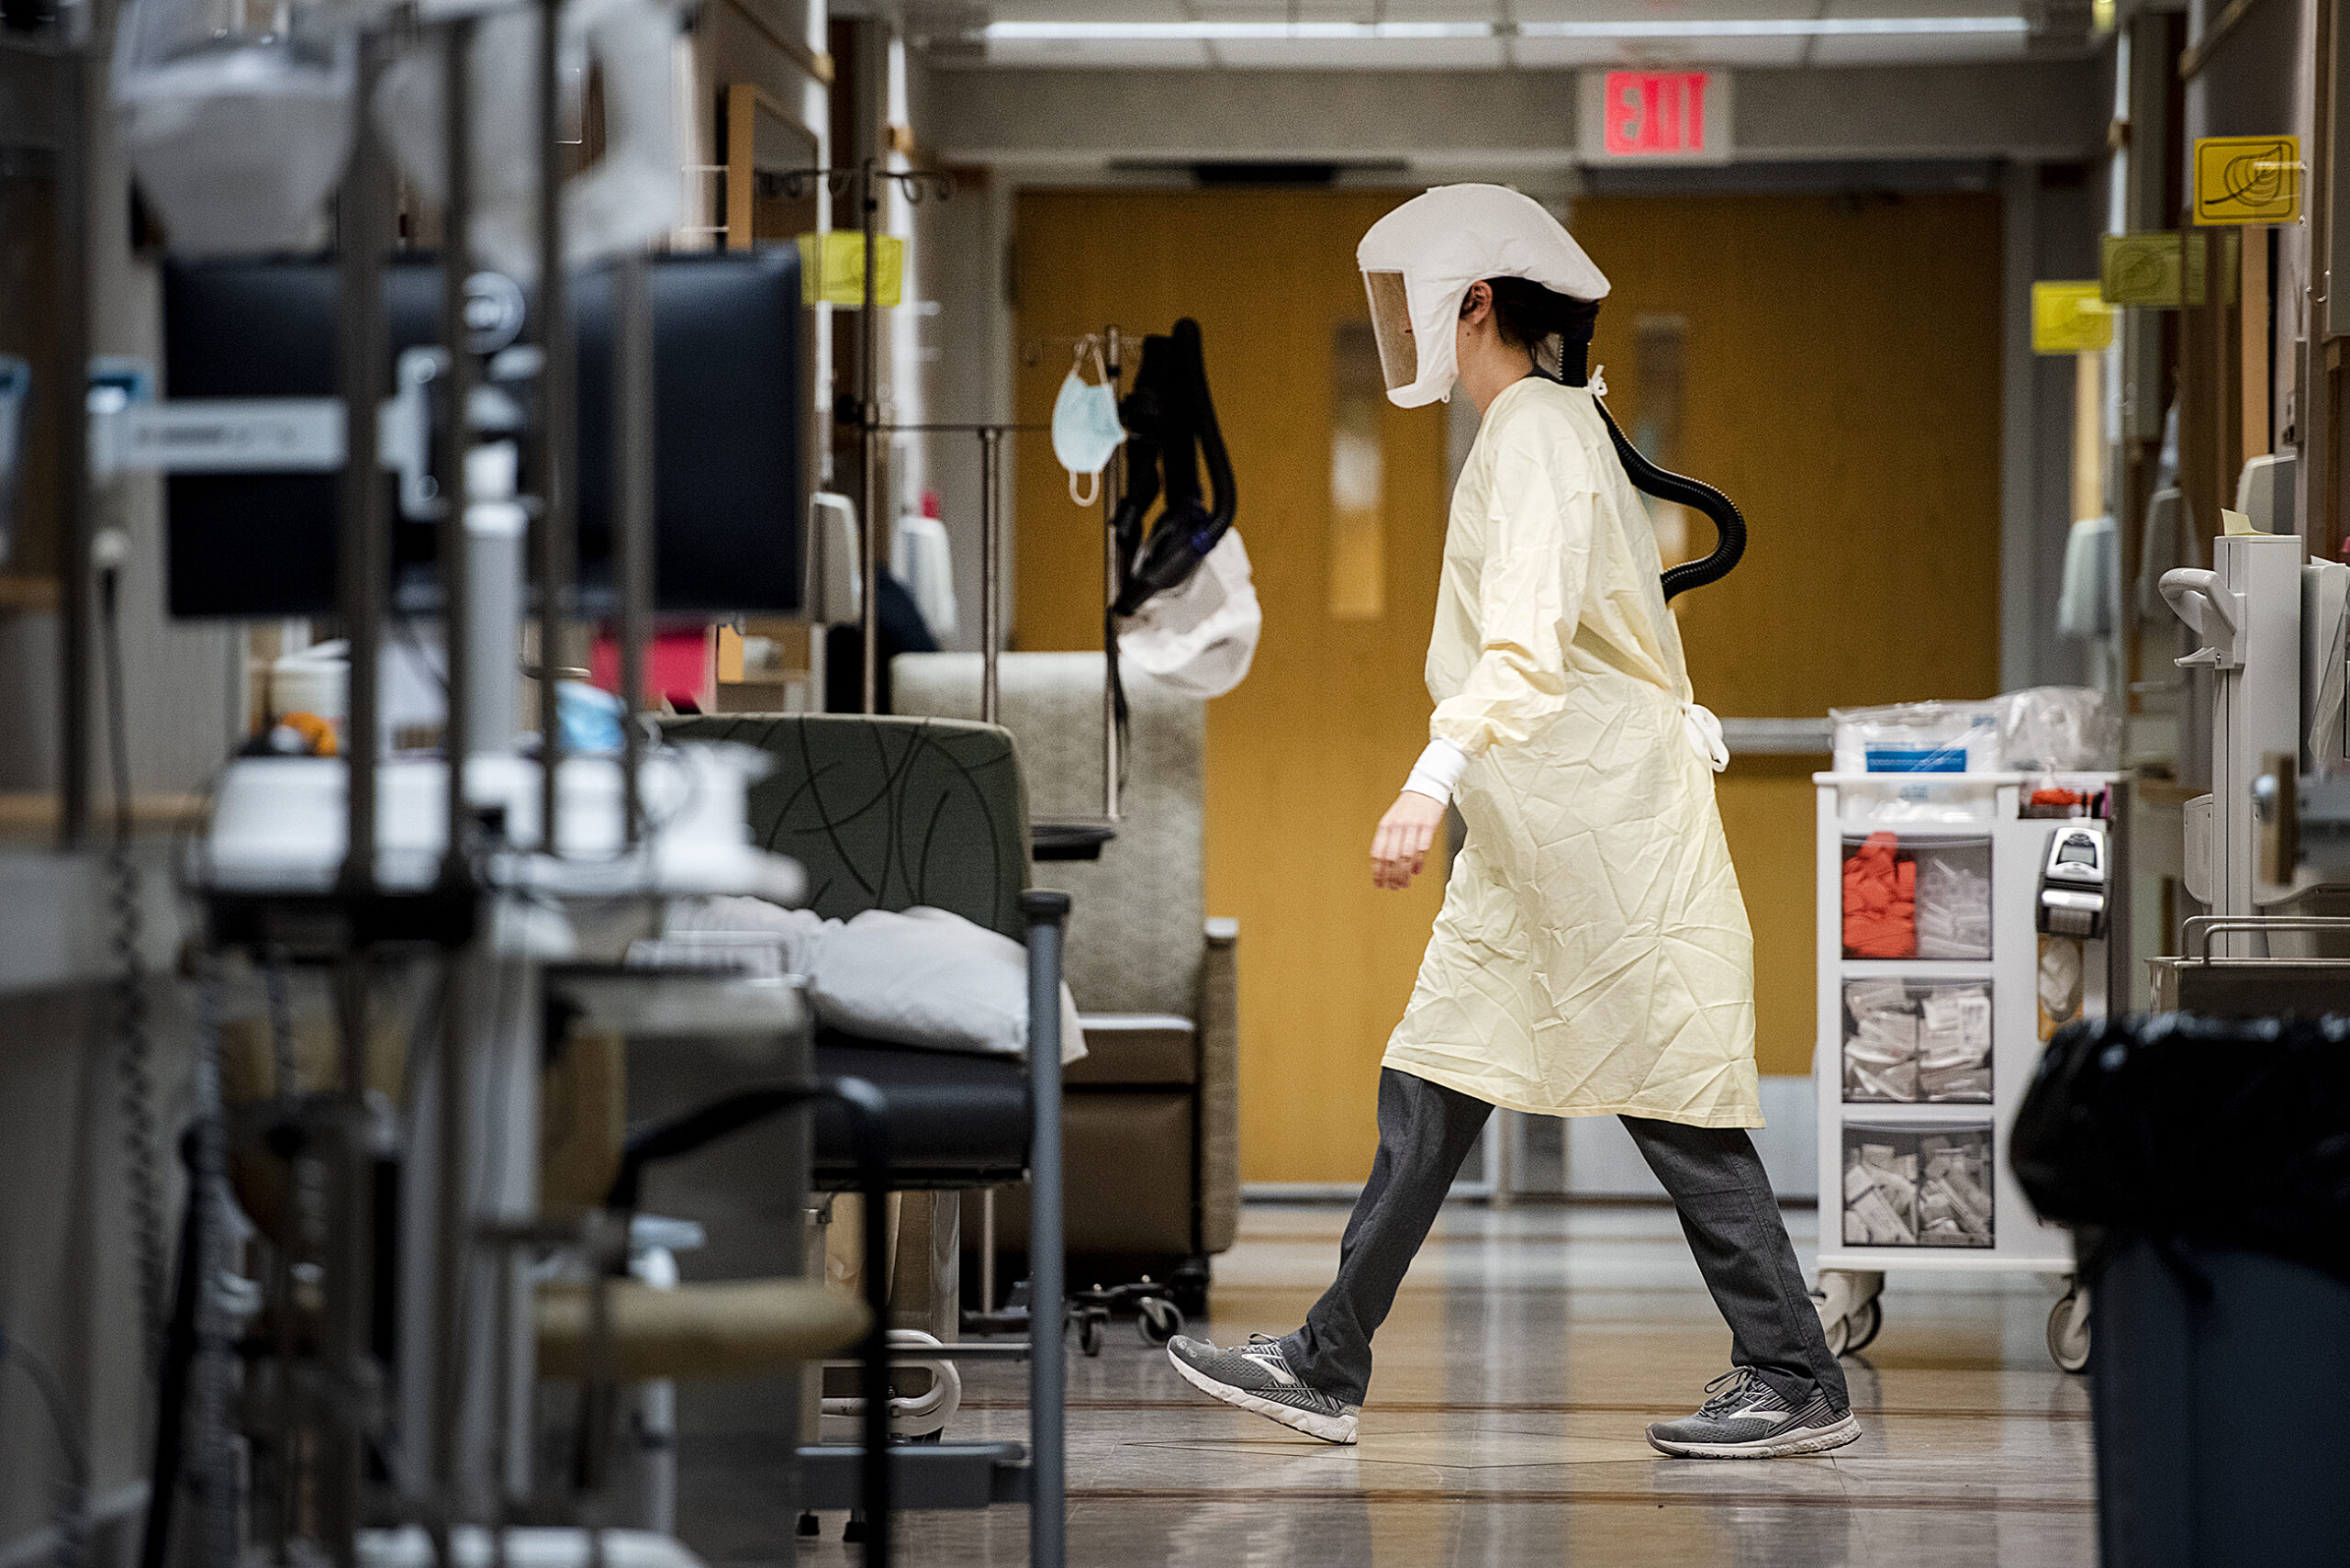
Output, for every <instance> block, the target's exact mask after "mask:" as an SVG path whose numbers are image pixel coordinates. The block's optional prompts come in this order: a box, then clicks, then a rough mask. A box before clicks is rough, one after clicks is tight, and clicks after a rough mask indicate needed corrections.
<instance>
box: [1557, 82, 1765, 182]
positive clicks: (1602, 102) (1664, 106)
mask: <svg viewBox="0 0 2350 1568" xmlns="http://www.w3.org/2000/svg"><path fill="white" fill-rule="evenodd" d="M1729 80H1730V79H1729V76H1728V75H1727V74H1725V73H1721V72H1718V71H1587V72H1585V73H1583V82H1582V96H1583V157H1584V158H1585V159H1586V160H1588V161H1590V162H1607V163H1719V162H1727V161H1728V160H1729V155H1730V119H1729V115H1730V107H1729Z"/></svg>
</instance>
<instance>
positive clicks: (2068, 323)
mask: <svg viewBox="0 0 2350 1568" xmlns="http://www.w3.org/2000/svg"><path fill="white" fill-rule="evenodd" d="M2113 314H2114V312H2113V307H2111V306H2110V305H2108V304H2107V303H2106V302H2105V301H2104V300H2103V299H2101V298H2099V297H2098V285H2096V284H2094V283H2035V284H2033V285H2032V286H2031V352H2032V353H2098V352H2099V351H2101V350H2104V349H2107V348H2110V347H2111V346H2112V344H2113Z"/></svg>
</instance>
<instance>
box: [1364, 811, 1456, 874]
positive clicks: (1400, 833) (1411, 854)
mask: <svg viewBox="0 0 2350 1568" xmlns="http://www.w3.org/2000/svg"><path fill="white" fill-rule="evenodd" d="M1443 825H1444V802H1443V801H1438V800H1437V799H1435V798H1434V797H1433V796H1428V795H1423V794H1421V793H1420V792H1419V791H1418V790H1404V792H1403V793H1402V794H1400V795H1398V796H1396V797H1395V803H1394V804H1393V805H1392V806H1390V807H1388V808H1387V814H1386V815H1385V816H1383V817H1382V818H1380V819H1379V831H1378V832H1376V833H1374V834H1371V886H1372V887H1375V888H1383V889H1389V890H1400V889H1404V888H1408V887H1410V886H1411V885H1412V879H1413V878H1414V877H1416V876H1418V875H1419V874H1420V868H1422V867H1424V866H1426V865H1427V859H1428V849H1429V846H1432V845H1434V844H1435V843H1436V830H1437V829H1438V828H1439V827H1441V826H1443Z"/></svg>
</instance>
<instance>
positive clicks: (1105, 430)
mask: <svg viewBox="0 0 2350 1568" xmlns="http://www.w3.org/2000/svg"><path fill="white" fill-rule="evenodd" d="M1088 349H1091V350H1092V351H1093V371H1094V374H1095V375H1098V376H1099V377H1100V378H1101V379H1100V380H1099V381H1094V382H1089V381H1087V380H1086V379H1085V377H1084V376H1082V375H1079V374H1078V372H1079V371H1080V369H1081V368H1082V367H1083V366H1084V364H1085V351H1086V350H1088ZM1125 439H1126V431H1125V427H1124V426H1123V425H1121V424H1119V423H1118V392H1117V388H1116V387H1114V386H1111V385H1110V373H1109V371H1108V369H1107V368H1106V367H1105V366H1104V365H1103V364H1102V345H1101V344H1100V343H1099V342H1095V341H1094V339H1093V338H1092V336H1091V334H1089V335H1087V336H1086V337H1085V338H1083V339H1081V340H1080V341H1079V342H1078V345H1077V363H1076V364H1072V365H1070V366H1069V375H1068V376H1067V377H1065V378H1064V379H1063V380H1062V382H1061V390H1060V396H1059V397H1057V398H1054V399H1053V455H1054V456H1055V457H1057V458H1058V459H1060V465H1061V466H1062V467H1064V468H1066V469H1068V470H1069V499H1070V500H1072V501H1075V502H1076V503H1077V504H1078V505H1079V506H1081V507H1090V506H1091V505H1092V504H1093V503H1094V502H1095V501H1096V500H1098V499H1100V498H1101V495H1102V469H1103V468H1105V467H1107V466H1108V465H1109V463H1110V458H1111V456H1112V455H1113V454H1115V453H1116V452H1117V450H1118V447H1119V444H1120V443H1121V442H1124V441H1125ZM1080 478H1084V479H1088V480H1091V484H1090V485H1089V486H1087V487H1085V488H1083V489H1080V488H1079V485H1078V481H1079V480H1080Z"/></svg>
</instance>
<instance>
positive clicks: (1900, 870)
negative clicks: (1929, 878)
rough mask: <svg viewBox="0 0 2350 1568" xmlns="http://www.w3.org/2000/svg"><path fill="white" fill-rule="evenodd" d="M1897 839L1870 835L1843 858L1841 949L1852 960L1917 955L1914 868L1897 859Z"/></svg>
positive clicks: (1916, 899)
mask: <svg viewBox="0 0 2350 1568" xmlns="http://www.w3.org/2000/svg"><path fill="white" fill-rule="evenodd" d="M1900 848H1901V840H1900V838H1899V837H1898V836H1897V835H1896V834H1890V833H1873V834H1869V836H1868V838H1867V840H1866V842H1864V843H1863V844H1862V846H1860V847H1859V848H1858V849H1856V850H1854V851H1853V852H1852V854H1850V855H1848V856H1846V857H1845V858H1844V948H1845V951H1846V952H1847V953H1849V954H1850V955H1851V956H1852V957H1853V958H1910V957H1913V956H1914V955H1915V954H1916V953H1917V951H1918V868H1917V866H1916V864H1915V863H1914V862H1911V861H1908V860H1902V859H1898V858H1897V854H1898V852H1899V850H1900Z"/></svg>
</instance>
